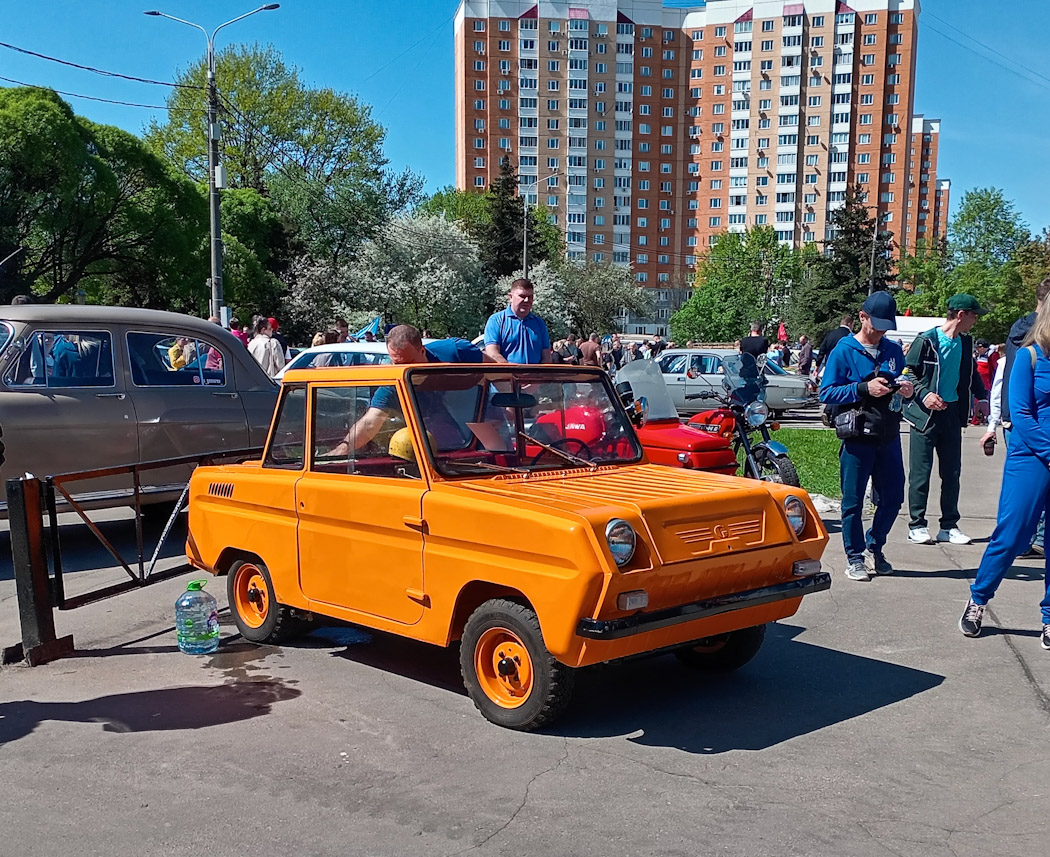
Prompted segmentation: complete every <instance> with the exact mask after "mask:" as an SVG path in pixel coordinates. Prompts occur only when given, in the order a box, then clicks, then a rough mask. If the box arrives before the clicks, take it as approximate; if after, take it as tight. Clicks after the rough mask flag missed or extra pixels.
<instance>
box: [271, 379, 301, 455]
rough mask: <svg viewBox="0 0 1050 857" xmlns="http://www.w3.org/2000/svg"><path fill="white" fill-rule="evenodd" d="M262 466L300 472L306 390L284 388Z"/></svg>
mask: <svg viewBox="0 0 1050 857" xmlns="http://www.w3.org/2000/svg"><path fill="white" fill-rule="evenodd" d="M285 390H286V392H285V394H284V395H283V396H282V397H281V403H280V405H279V411H278V414H277V421H276V422H275V423H274V427H273V435H272V436H271V437H270V445H269V447H268V448H267V450H266V458H264V459H263V467H279V468H281V469H282V470H302V467H303V457H304V453H305V450H306V387H291V388H287V387H286V388H285Z"/></svg>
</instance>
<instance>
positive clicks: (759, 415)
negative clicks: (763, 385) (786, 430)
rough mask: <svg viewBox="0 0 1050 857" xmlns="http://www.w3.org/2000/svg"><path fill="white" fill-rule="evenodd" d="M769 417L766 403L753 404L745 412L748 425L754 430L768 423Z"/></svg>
mask: <svg viewBox="0 0 1050 857" xmlns="http://www.w3.org/2000/svg"><path fill="white" fill-rule="evenodd" d="M768 416H769V408H768V407H767V406H766V403H765V402H752V403H751V404H750V405H748V406H747V408H746V409H745V410H744V419H746V420H747V424H748V425H749V426H751V427H752V428H758V427H759V426H760V425H762V423H764V422H765V421H766V417H768Z"/></svg>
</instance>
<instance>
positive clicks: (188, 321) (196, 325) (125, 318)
mask: <svg viewBox="0 0 1050 857" xmlns="http://www.w3.org/2000/svg"><path fill="white" fill-rule="evenodd" d="M0 319H2V320H5V321H17V322H33V323H39V324H131V325H145V324H163V325H166V326H168V327H180V328H182V329H183V330H187V331H190V330H196V331H200V332H201V333H205V332H209V333H214V332H215V328H216V327H218V325H217V324H215V323H214V322H210V321H207V320H206V319H203V318H197V317H196V316H193V315H184V314H183V313H179V312H167V311H165V310H159V309H138V308H135V307H123V306H93V305H92V306H87V305H83V306H82V305H80V304H23V305H21V306H5V307H2V308H0Z"/></svg>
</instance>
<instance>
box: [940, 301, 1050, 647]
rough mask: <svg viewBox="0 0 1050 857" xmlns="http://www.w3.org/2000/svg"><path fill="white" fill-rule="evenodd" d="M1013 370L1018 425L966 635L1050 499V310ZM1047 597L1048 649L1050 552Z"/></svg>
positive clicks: (1047, 638) (1046, 637)
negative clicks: (997, 513)
mask: <svg viewBox="0 0 1050 857" xmlns="http://www.w3.org/2000/svg"><path fill="white" fill-rule="evenodd" d="M1027 342H1028V343H1030V344H1029V345H1028V347H1027V348H1023V349H1019V350H1018V351H1017V355H1016V356H1015V357H1014V360H1013V365H1012V367H1011V369H1010V379H1009V384H1010V416H1011V418H1012V420H1013V428H1012V430H1011V434H1010V444H1009V446H1008V447H1007V451H1006V465H1005V467H1004V468H1003V484H1002V489H1001V490H1000V493H999V516H998V522H997V523H996V525H995V532H994V533H992V539H991V541H990V542H989V543H988V547H987V548H986V549H985V551H984V557H982V559H981V565H980V567H979V568H978V569H977V578H976V579H975V580H974V582H973V585H972V586H970V600H969V601H968V602H967V604H966V609H965V610H964V611H963V615H962V618H960V619H959V630H960V631H962V632H963V633H964V634H965V635H966V636H967V637H976V636H977V635H978V634H980V633H981V622H982V620H983V618H984V608H985V605H987V604H988V602H989V601H990V600H991V599H992V597H993V596H994V595H995V590H996V589H998V588H999V584H1000V583H1001V582H1002V579H1003V576H1004V575H1005V574H1006V572H1007V570H1008V569H1009V568H1010V566H1011V565H1012V564H1013V561H1014V557H1016V556H1018V555H1019V554H1022V553H1024V552H1025V550H1026V549H1027V548H1028V545H1029V544H1030V543H1031V541H1032V535H1033V533H1035V528H1036V525H1037V524H1038V523H1039V516H1040V515H1041V514H1042V513H1043V510H1044V509H1046V508H1047V501H1048V499H1050V359H1048V358H1047V355H1048V354H1050V309H1046V310H1042V311H1041V312H1040V313H1039V316H1038V318H1037V319H1036V322H1035V324H1034V325H1033V326H1032V330H1031V332H1030V333H1029V334H1028V338H1027ZM1046 569H1047V570H1046V573H1045V579H1046V581H1047V585H1046V586H1044V590H1043V600H1042V601H1041V602H1040V603H1039V606H1040V608H1041V609H1042V614H1043V634H1042V637H1041V642H1042V646H1043V648H1044V649H1050V555H1048V556H1047V565H1046Z"/></svg>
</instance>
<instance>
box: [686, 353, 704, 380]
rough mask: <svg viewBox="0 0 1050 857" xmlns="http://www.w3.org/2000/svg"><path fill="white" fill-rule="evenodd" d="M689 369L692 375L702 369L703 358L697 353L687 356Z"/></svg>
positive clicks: (697, 373)
mask: <svg viewBox="0 0 1050 857" xmlns="http://www.w3.org/2000/svg"><path fill="white" fill-rule="evenodd" d="M689 371H690V372H692V373H693V374H694V375H699V374H700V373H701V372H703V371H704V358H703V357H701V356H700V355H699V354H694V355H693V356H692V357H690V358H689Z"/></svg>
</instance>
